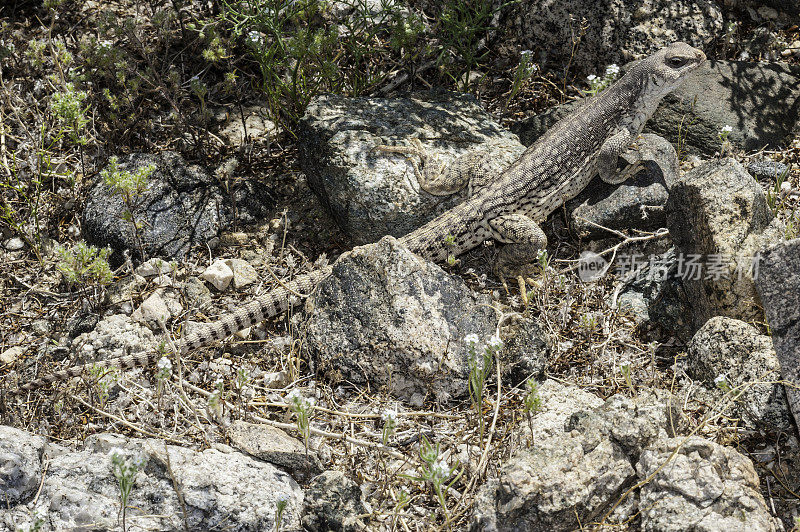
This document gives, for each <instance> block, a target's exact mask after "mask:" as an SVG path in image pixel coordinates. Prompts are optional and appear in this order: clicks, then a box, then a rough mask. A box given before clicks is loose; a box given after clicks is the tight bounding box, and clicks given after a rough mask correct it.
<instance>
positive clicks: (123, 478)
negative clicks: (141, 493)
mask: <svg viewBox="0 0 800 532" xmlns="http://www.w3.org/2000/svg"><path fill="white" fill-rule="evenodd" d="M109 456H110V457H111V467H112V471H113V473H114V478H116V479H117V486H118V487H119V498H120V514H121V516H122V530H123V531H125V530H126V529H127V526H126V523H125V516H126V514H127V509H128V501H129V500H130V495H131V489H133V484H134V482H135V480H136V474H137V473H138V472H139V470H140V469H142V468H143V467H144V465H145V464H146V463H147V459H146V458H144V457H143V456H141V457H136V456H132V455H130V454H129V453H125V452H124V451H123V450H122V449H118V448H114V449H111V451H110V452H109Z"/></svg>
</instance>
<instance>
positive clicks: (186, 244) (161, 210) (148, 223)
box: [83, 152, 271, 264]
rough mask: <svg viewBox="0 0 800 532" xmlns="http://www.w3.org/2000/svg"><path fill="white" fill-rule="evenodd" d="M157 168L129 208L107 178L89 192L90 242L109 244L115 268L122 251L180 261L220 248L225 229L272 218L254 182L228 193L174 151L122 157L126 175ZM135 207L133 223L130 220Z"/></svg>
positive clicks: (86, 216) (87, 226) (87, 222)
mask: <svg viewBox="0 0 800 532" xmlns="http://www.w3.org/2000/svg"><path fill="white" fill-rule="evenodd" d="M149 165H153V166H154V167H155V170H154V171H153V172H152V173H151V174H150V176H149V178H148V181H147V183H148V184H147V187H146V189H145V190H144V191H143V192H142V193H141V194H140V195H139V196H138V197H133V198H132V199H133V202H132V203H133V204H132V205H126V204H125V202H124V201H123V198H122V195H121V194H117V193H115V192H114V191H113V190H112V189H111V188H110V187H109V186H107V185H106V184H105V183H104V181H103V179H98V180H97V181H96V182H95V183H94V184H93V185H92V187H91V188H90V189H89V194H88V196H87V198H86V207H85V209H84V212H83V227H84V230H85V232H86V239H87V240H88V241H89V242H91V243H93V244H96V245H99V246H103V247H104V246H109V247H111V249H113V250H114V251H116V252H117V253H114V254H112V256H111V260H112V262H113V263H114V264H121V263H122V261H123V256H122V251H124V250H129V251H130V252H131V254H132V256H133V257H134V258H136V259H142V253H143V254H144V255H145V258H150V257H161V258H165V259H168V260H169V259H180V258H182V257H183V256H184V255H185V254H186V253H187V252H188V251H189V249H191V247H192V246H203V247H205V246H206V245H210V246H212V247H214V246H215V243H216V241H217V236H218V235H219V232H220V230H222V229H224V228H225V227H227V226H228V225H229V224H230V223H231V222H233V220H234V206H233V203H232V201H231V200H233V201H235V202H236V216H237V217H238V221H239V222H253V221H256V220H259V219H263V218H264V217H265V216H267V208H268V206H269V204H270V202H271V201H270V200H269V198H268V196H267V195H266V193H265V191H264V190H263V189H262V188H260V187H258V186H256V184H255V183H250V182H247V181H237V182H235V183H233V184H232V186H231V190H229V191H227V192H226V191H225V190H223V189H222V187H221V186H220V185H219V183H218V182H217V180H216V179H214V178H213V177H212V176H210V175H209V174H208V173H207V172H206V171H205V170H203V169H202V168H200V167H199V166H197V165H189V164H187V163H186V161H184V160H183V158H182V157H181V156H180V155H178V154H177V153H174V152H162V153H158V154H147V153H133V154H130V155H128V156H125V157H121V158H120V162H119V167H120V169H121V170H123V171H129V172H136V171H137V170H138V169H140V168H143V167H147V166H149ZM129 207H132V209H131V214H132V217H133V220H134V221H135V222H136V223H137V224H138V225H139V226H140V229H139V230H138V235H137V231H136V230H135V229H134V224H133V223H131V222H130V221H127V220H126V217H127V214H126V213H127V211H128V209H129Z"/></svg>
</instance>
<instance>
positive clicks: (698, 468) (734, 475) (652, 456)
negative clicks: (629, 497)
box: [636, 436, 783, 532]
mask: <svg viewBox="0 0 800 532" xmlns="http://www.w3.org/2000/svg"><path fill="white" fill-rule="evenodd" d="M676 449H677V453H675V454H674V455H673V454H672V453H673V452H674V451H675V450H676ZM664 464H666V467H665V466H664ZM636 471H637V473H638V476H639V478H640V479H645V478H647V479H649V482H647V483H645V484H644V485H643V486H642V488H641V492H640V495H639V497H640V501H639V508H640V510H641V518H642V530H645V531H659V532H679V531H687V532H688V531H690V530H691V531H695V532H717V531H719V530H725V531H730V532H737V531H741V532H750V531H764V532H767V531H777V530H783V527H782V525H781V524H780V523H779V521H778V520H777V519H775V518H773V517H772V516H771V515H770V512H769V510H768V508H767V505H766V503H765V502H764V498H763V497H762V495H761V492H760V491H759V481H758V475H757V474H756V472H755V469H754V468H753V463H752V462H751V461H750V459H749V458H747V457H746V456H743V455H741V454H739V453H738V452H736V451H735V450H734V449H731V448H728V447H723V446H721V445H718V444H716V443H714V442H711V441H708V440H705V439H702V438H699V437H696V436H693V437H691V438H689V439H688V440H684V439H683V438H674V439H666V440H661V441H659V442H658V443H657V444H656V445H653V446H651V447H650V448H649V449H646V450H645V451H644V452H643V453H642V457H641V459H640V460H639V463H638V464H637V465H636Z"/></svg>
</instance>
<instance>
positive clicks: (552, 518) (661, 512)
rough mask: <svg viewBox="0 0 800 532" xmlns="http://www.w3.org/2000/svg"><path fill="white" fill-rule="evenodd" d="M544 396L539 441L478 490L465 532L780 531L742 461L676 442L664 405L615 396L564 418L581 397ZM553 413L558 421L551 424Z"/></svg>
mask: <svg viewBox="0 0 800 532" xmlns="http://www.w3.org/2000/svg"><path fill="white" fill-rule="evenodd" d="M552 388H553V386H552V385H551V384H550V383H547V382H546V383H545V384H544V385H542V387H541V390H542V393H541V396H542V399H543V401H542V405H543V409H542V412H541V413H538V414H536V415H535V416H534V417H533V421H532V424H533V432H534V434H535V435H536V436H538V437H536V436H535V437H534V438H533V440H532V442H531V445H530V447H529V448H525V449H522V450H520V451H518V452H516V453H515V454H514V455H512V456H511V457H510V458H509V459H508V460H507V461H506V462H505V463H504V464H503V465H502V466H501V468H500V471H499V474H498V477H497V478H496V479H491V480H489V481H487V483H486V484H484V486H482V487H481V488H480V489H479V491H478V493H477V495H476V503H475V509H474V514H473V520H472V523H471V530H473V531H478V530H486V531H493V532H496V531H516V530H529V531H542V532H544V531H547V532H557V531H562V530H564V531H567V530H576V529H594V528H599V527H598V525H600V523H604V524H606V525H609V526H617V527H619V526H622V524H623V523H629V522H630V521H631V520H632V519H634V518H635V517H636V516H637V515H640V516H641V523H642V525H641V526H642V529H643V530H653V531H655V530H674V531H687V532H688V531H690V530H704V531H708V532H711V531H716V530H728V529H731V530H741V531H745V530H759V531H774V530H780V523H779V522H778V521H777V520H776V519H774V518H773V517H772V516H771V515H770V512H769V510H768V508H767V505H766V503H765V501H764V498H763V497H762V496H761V494H760V493H759V491H758V476H757V475H756V472H755V470H754V468H753V464H752V463H751V462H750V460H749V459H748V458H746V457H744V456H742V455H741V454H739V453H738V452H736V451H735V450H734V449H730V448H726V447H722V446H720V445H718V444H716V443H713V442H711V441H708V440H704V439H702V438H698V437H693V438H687V439H684V438H677V437H676V431H677V430H681V428H682V426H681V421H680V420H681V417H680V411H679V410H678V409H677V408H676V406H675V404H674V403H673V402H672V400H671V399H670V398H669V397H668V396H664V394H663V393H660V392H650V393H646V394H644V395H642V396H640V397H637V398H634V399H631V398H628V397H623V396H621V395H616V396H613V397H611V398H610V399H608V400H607V401H606V402H605V403H603V404H602V405H600V406H589V408H586V407H585V406H584V407H579V408H570V407H569V406H565V405H569V404H570V403H572V402H573V401H574V400H575V398H580V397H581V396H582V395H583V394H585V392H581V391H580V390H577V389H576V388H573V387H565V386H562V385H556V386H555V388H557V389H558V392H559V393H557V394H555V395H553V394H552V393H550V392H551V391H552ZM552 408H557V410H558V411H559V412H560V413H561V415H560V416H555V418H557V421H558V422H556V423H554V416H553V413H552V412H550V410H551V409H552ZM542 423H544V430H542V427H540V424H542ZM523 426H524V427H525V428H524V431H525V432H528V429H527V426H526V425H524V424H523ZM684 510H685V511H684Z"/></svg>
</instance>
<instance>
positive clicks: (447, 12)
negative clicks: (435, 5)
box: [436, 0, 510, 92]
mask: <svg viewBox="0 0 800 532" xmlns="http://www.w3.org/2000/svg"><path fill="white" fill-rule="evenodd" d="M509 4H510V2H508V3H501V4H499V5H496V4H495V3H493V2H483V1H479V0H468V1H464V0H445V1H444V2H443V4H442V11H441V14H440V16H439V24H438V27H437V30H436V33H437V34H438V36H439V39H440V40H441V46H440V47H439V53H438V57H437V63H438V64H439V65H440V66H450V65H449V64H453V66H455V69H453V70H450V69H449V68H448V69H446V70H445V73H446V74H447V75H448V76H450V77H451V78H452V80H453V81H454V82H455V84H456V85H457V86H458V85H459V81H460V82H461V86H460V89H461V90H463V91H465V92H466V91H469V88H470V74H471V73H472V71H473V70H475V69H476V68H478V67H480V66H482V65H483V63H484V61H485V60H486V58H487V56H488V55H489V48H488V47H487V46H486V44H485V43H486V39H487V37H488V34H489V32H490V31H492V30H494V29H495V26H494V19H495V16H496V15H497V14H498V13H499V12H500V11H501V10H502V9H504V8H505V7H506V6H507V5H509Z"/></svg>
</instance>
